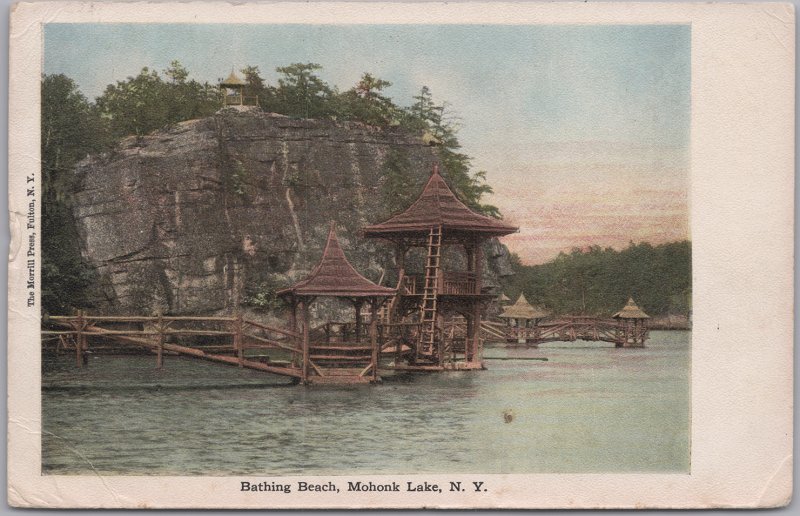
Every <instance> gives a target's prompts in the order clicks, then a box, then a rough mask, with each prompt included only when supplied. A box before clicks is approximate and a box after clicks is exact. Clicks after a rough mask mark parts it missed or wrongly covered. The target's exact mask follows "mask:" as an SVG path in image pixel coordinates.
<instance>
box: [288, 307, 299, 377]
mask: <svg viewBox="0 0 800 516" xmlns="http://www.w3.org/2000/svg"><path fill="white" fill-rule="evenodd" d="M291 303H292V313H291V314H290V321H289V322H290V324H291V325H292V333H294V339H293V342H292V344H293V347H294V349H299V348H300V338H299V336H298V332H297V299H296V298H295V297H294V296H292V300H291ZM292 365H293V366H295V367H296V366H297V353H292Z"/></svg>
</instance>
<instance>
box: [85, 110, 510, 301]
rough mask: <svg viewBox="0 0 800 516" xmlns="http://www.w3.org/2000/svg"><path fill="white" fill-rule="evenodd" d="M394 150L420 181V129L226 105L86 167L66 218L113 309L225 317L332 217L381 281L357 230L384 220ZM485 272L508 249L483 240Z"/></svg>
mask: <svg viewBox="0 0 800 516" xmlns="http://www.w3.org/2000/svg"><path fill="white" fill-rule="evenodd" d="M390 150H394V151H397V152H401V153H403V154H404V156H405V157H406V158H407V159H408V161H409V163H410V164H411V166H412V169H413V171H414V172H413V173H415V174H419V175H420V180H422V178H423V177H425V176H427V175H428V173H429V170H430V169H431V167H432V164H433V163H434V162H435V161H436V160H437V156H436V149H435V148H432V147H430V146H427V145H426V144H425V143H424V142H423V141H422V139H421V138H420V137H418V136H414V135H410V134H408V133H405V132H402V131H400V130H392V129H389V130H382V129H378V128H374V127H370V126H366V125H363V124H359V123H337V122H334V121H322V120H293V119H289V118H286V117H283V116H279V115H274V114H267V113H262V112H260V111H235V110H230V109H228V110H224V111H220V112H219V113H218V114H217V115H215V116H213V117H210V118H206V119H202V120H192V121H188V122H184V123H182V124H179V125H178V126H177V127H175V128H173V129H171V130H167V131H163V132H158V133H154V134H152V135H149V136H146V137H144V138H141V139H138V140H137V139H136V138H133V137H132V138H128V139H126V140H124V141H123V142H122V143H121V144H120V145H119V146H118V148H117V149H115V151H114V152H112V153H110V154H108V155H103V156H100V157H93V158H90V159H87V160H86V161H84V162H82V163H81V164H80V165H79V166H78V168H77V171H76V173H77V174H78V178H79V185H80V187H79V188H78V191H77V192H76V193H75V197H74V199H75V202H74V208H73V213H74V216H75V220H76V223H77V226H78V232H79V234H80V238H81V247H82V252H83V255H84V258H85V259H86V260H87V262H88V263H89V264H91V265H92V266H93V267H94V268H95V270H96V272H97V277H98V289H97V293H96V304H97V305H98V308H100V309H101V310H103V311H104V312H108V313H152V312H157V311H158V312H162V313H171V314H209V313H219V312H231V311H233V310H235V309H236V308H237V307H238V306H240V305H241V304H242V303H245V302H252V300H253V299H254V298H258V296H259V293H262V294H263V293H264V292H268V291H269V290H270V289H273V290H274V289H275V288H278V287H281V286H285V285H288V284H290V283H291V282H292V281H294V280H296V279H299V278H301V277H303V276H304V275H305V274H307V273H308V271H309V269H310V268H311V267H313V266H314V264H315V263H316V262H317V260H318V259H319V257H320V255H321V253H322V247H323V245H324V243H325V239H326V236H327V231H328V228H329V221H331V220H334V221H336V223H337V228H338V233H339V237H340V241H341V243H342V245H343V247H344V248H345V252H346V253H347V255H348V258H349V259H350V261H351V262H352V263H353V265H354V266H355V267H356V268H357V269H358V270H359V271H360V272H362V274H364V275H365V276H367V277H369V278H370V279H372V280H374V281H378V280H379V279H380V278H381V277H383V276H384V270H385V268H386V267H387V266H391V265H392V258H391V256H392V253H391V250H390V248H389V246H388V245H386V244H384V243H381V242H375V241H367V240H364V239H362V238H360V237H359V235H358V230H359V228H361V227H362V226H364V225H366V224H368V223H374V222H378V221H380V220H383V219H385V218H386V217H387V216H388V215H389V213H387V211H386V208H385V206H384V203H383V199H384V198H385V197H384V196H385V192H384V191H383V190H382V186H383V181H385V176H384V174H383V172H382V171H383V169H384V166H385V159H386V156H387V153H388V152H389V151H390ZM487 257H489V258H490V260H489V265H488V272H489V276H488V277H487V280H489V281H490V282H491V278H492V277H494V278H496V277H497V275H503V274H506V273H508V272H509V271H508V264H507V250H505V247H504V246H502V245H500V244H499V243H497V242H492V243H489V244H487Z"/></svg>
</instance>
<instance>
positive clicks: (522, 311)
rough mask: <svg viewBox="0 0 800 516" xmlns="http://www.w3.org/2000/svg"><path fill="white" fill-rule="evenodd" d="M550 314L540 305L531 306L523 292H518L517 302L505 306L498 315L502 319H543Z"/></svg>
mask: <svg viewBox="0 0 800 516" xmlns="http://www.w3.org/2000/svg"><path fill="white" fill-rule="evenodd" d="M549 315H550V312H548V311H547V310H544V309H543V308H540V307H534V306H531V304H530V303H528V300H527V299H525V294H520V295H519V299H517V302H516V303H514V304H513V305H511V306H507V307H506V308H505V310H503V313H502V314H500V317H503V318H504V319H543V318H545V317H547V316H549Z"/></svg>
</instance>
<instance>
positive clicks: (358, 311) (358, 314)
mask: <svg viewBox="0 0 800 516" xmlns="http://www.w3.org/2000/svg"><path fill="white" fill-rule="evenodd" d="M363 304H364V302H363V301H361V300H360V299H354V300H353V308H355V310H356V343H359V342H361V307H362V306H363Z"/></svg>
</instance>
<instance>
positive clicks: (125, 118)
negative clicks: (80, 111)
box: [96, 61, 220, 138]
mask: <svg viewBox="0 0 800 516" xmlns="http://www.w3.org/2000/svg"><path fill="white" fill-rule="evenodd" d="M164 75H165V76H166V77H167V78H168V79H169V80H168V81H164V80H163V79H162V78H161V76H160V75H159V74H158V72H157V71H155V70H150V69H149V68H147V67H145V68H142V71H141V72H139V75H137V76H136V77H128V78H127V79H126V80H124V81H117V83H116V84H109V85H108V86H107V87H106V89H105V91H104V92H103V94H102V95H101V96H100V97H98V98H97V102H96V103H97V107H98V109H99V110H100V112H101V113H102V114H103V116H105V117H106V118H107V119H108V120H109V121H110V124H111V132H112V134H113V135H114V136H115V137H117V138H122V137H125V136H128V135H136V136H143V135H145V134H147V133H150V132H152V131H154V130H156V129H163V128H166V127H169V126H172V125H174V124H176V123H178V122H182V121H184V120H191V119H194V118H202V117H205V116H209V115H211V114H213V113H214V112H215V111H216V110H217V109H219V107H220V100H219V98H220V96H219V89H218V88H217V87H216V86H212V85H210V84H208V83H199V82H197V81H195V80H187V79H188V76H189V72H188V71H187V70H186V69H185V68H184V67H183V66H182V65H181V64H180V63H179V62H178V61H173V62H172V63H171V64H170V67H169V68H167V69H166V70H165V71H164Z"/></svg>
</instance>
